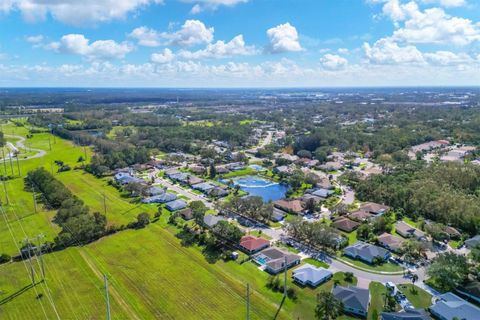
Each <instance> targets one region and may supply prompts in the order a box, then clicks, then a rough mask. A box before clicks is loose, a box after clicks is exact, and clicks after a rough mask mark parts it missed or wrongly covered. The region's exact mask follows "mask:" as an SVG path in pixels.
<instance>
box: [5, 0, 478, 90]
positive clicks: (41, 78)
mask: <svg viewBox="0 0 480 320" xmlns="http://www.w3.org/2000/svg"><path fill="white" fill-rule="evenodd" d="M0 29H1V30H2V32H1V33H0V87H37V86H40V87H57V86H62V87H185V88H188V87H201V88H207V87H226V88H228V87H232V88H235V87H265V88H266V87H365V86H376V87H379V86H380V87H383V86H473V85H479V84H480V1H476V0H335V1H330V0H280V1H279V0H85V1H78V2H77V1H70V0H50V1H44V0H0Z"/></svg>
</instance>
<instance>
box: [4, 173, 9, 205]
mask: <svg viewBox="0 0 480 320" xmlns="http://www.w3.org/2000/svg"><path fill="white" fill-rule="evenodd" d="M2 182H3V190H4V191H5V198H7V206H8V205H9V204H10V201H9V200H8V191H7V185H6V184H5V179H2Z"/></svg>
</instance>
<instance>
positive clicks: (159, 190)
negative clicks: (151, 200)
mask: <svg viewBox="0 0 480 320" xmlns="http://www.w3.org/2000/svg"><path fill="white" fill-rule="evenodd" d="M164 193H165V189H164V188H159V187H150V188H148V189H147V191H146V194H147V195H149V196H150V197H153V196H158V195H161V194H164Z"/></svg>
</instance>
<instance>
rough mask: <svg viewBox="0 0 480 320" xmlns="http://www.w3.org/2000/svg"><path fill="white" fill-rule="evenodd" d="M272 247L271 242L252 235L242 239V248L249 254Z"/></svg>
mask: <svg viewBox="0 0 480 320" xmlns="http://www.w3.org/2000/svg"><path fill="white" fill-rule="evenodd" d="M269 246H270V241H268V240H266V239H264V238H260V237H255V236H251V235H247V236H243V237H242V238H241V239H240V248H241V249H242V251H245V252H246V253H248V254H253V253H255V252H258V251H260V250H263V249H265V248H268V247H269Z"/></svg>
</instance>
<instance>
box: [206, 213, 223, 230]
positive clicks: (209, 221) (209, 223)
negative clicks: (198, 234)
mask: <svg viewBox="0 0 480 320" xmlns="http://www.w3.org/2000/svg"><path fill="white" fill-rule="evenodd" d="M225 220H227V219H225V217H223V216H215V215H212V214H210V215H208V216H205V217H204V218H203V224H204V225H205V226H206V227H208V228H212V227H213V226H214V225H216V224H217V223H219V222H220V221H225Z"/></svg>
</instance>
